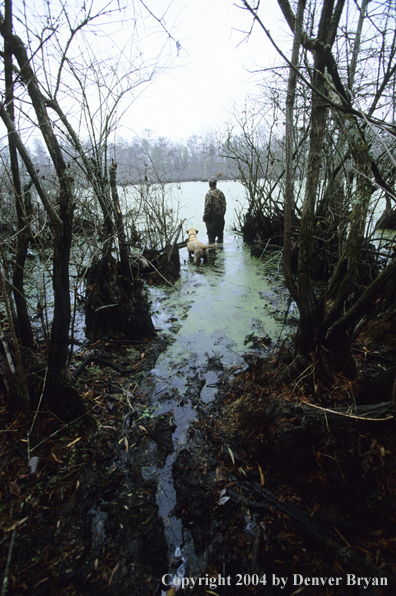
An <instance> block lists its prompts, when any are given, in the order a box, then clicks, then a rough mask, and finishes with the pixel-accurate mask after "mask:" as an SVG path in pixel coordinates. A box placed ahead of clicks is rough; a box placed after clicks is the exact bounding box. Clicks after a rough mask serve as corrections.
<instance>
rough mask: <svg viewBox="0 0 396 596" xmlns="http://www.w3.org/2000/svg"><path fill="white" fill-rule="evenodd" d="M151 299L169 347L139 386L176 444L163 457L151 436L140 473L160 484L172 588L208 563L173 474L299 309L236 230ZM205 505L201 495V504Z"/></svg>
mask: <svg viewBox="0 0 396 596" xmlns="http://www.w3.org/2000/svg"><path fill="white" fill-rule="evenodd" d="M181 253H182V254H181V256H182V258H183V256H184V255H183V251H181ZM276 258H278V257H276ZM151 297H152V301H153V313H154V322H155V326H156V328H157V329H158V331H159V333H160V334H161V335H163V334H165V335H166V336H167V337H168V340H169V345H168V347H167V348H166V349H165V350H164V351H163V352H162V353H161V355H160V356H159V357H158V359H157V361H156V363H155V367H154V368H153V369H152V370H151V371H150V372H149V374H148V376H147V379H146V380H145V384H144V388H142V389H141V392H142V393H143V394H144V395H145V396H146V399H147V398H149V396H150V405H149V407H148V410H147V411H146V416H148V415H149V413H150V416H152V421H153V424H154V425H155V424H157V427H158V422H159V421H166V424H167V425H168V433H169V429H170V431H171V435H169V434H168V441H169V437H170V439H171V443H169V444H168V449H167V451H169V453H168V454H167V455H166V457H165V454H164V453H162V457H161V454H160V453H159V450H161V449H162V451H163V449H164V446H163V444H162V446H161V447H160V449H159V448H158V442H157V443H155V442H152V444H151V447H149V448H148V449H147V452H146V463H145V464H144V465H143V467H142V473H143V476H144V478H145V479H147V480H152V481H155V482H156V484H157V494H156V502H157V506H158V513H159V516H160V517H161V518H162V520H163V523H164V534H165V538H166V543H167V556H168V560H169V570H168V574H167V582H168V589H169V587H171V586H180V583H181V581H180V578H183V577H185V576H186V574H188V575H191V574H192V575H194V576H197V575H199V574H200V573H202V572H203V570H204V569H205V568H206V566H207V552H206V553H205V549H203V552H202V549H199V548H197V547H196V545H195V542H196V540H194V537H193V536H192V535H191V533H190V531H189V527H188V525H187V527H186V526H185V525H184V523H183V520H182V519H181V518H180V517H178V515H177V512H179V514H180V513H181V507H180V504H179V505H178V498H179V496H180V498H181V500H183V499H185V498H186V495H185V494H184V495H183V496H181V495H178V494H176V486H177V485H178V479H177V478H175V474H177V473H178V472H179V473H182V472H183V469H184V468H183V465H182V464H181V463H180V462H181V460H182V459H183V457H185V454H186V453H189V452H191V450H192V449H194V448H193V447H192V446H191V442H194V440H193V439H192V437H193V436H194V433H193V432H191V424H192V423H193V422H194V423H197V422H198V421H199V420H202V419H204V418H205V417H207V416H208V415H210V414H209V413H210V412H211V411H212V407H213V405H214V402H215V399H216V395H217V394H218V392H219V391H221V388H222V386H224V384H226V383H228V382H229V381H230V379H232V378H233V376H235V375H237V374H239V373H240V372H241V371H242V370H243V369H244V368H246V367H247V365H248V363H249V362H251V361H252V360H253V361H254V359H255V358H256V357H257V356H263V355H270V353H271V351H272V350H273V349H274V347H275V346H276V345H277V344H278V343H279V341H280V339H281V338H284V337H285V335H286V334H287V333H289V332H290V326H289V325H285V312H286V310H288V314H289V321H290V317H292V316H293V308H292V307H290V304H288V301H287V296H286V293H285V290H284V286H283V284H282V279H281V275H280V274H279V273H277V261H276V260H274V261H273V262H272V263H271V262H270V263H268V259H267V261H260V260H259V259H257V258H254V257H251V255H250V249H249V247H248V246H246V245H245V244H244V243H243V242H242V240H240V239H239V238H238V237H235V236H228V237H226V238H225V242H224V244H223V245H219V246H218V248H217V250H216V251H212V252H211V254H210V259H209V261H208V262H207V263H205V264H201V265H199V266H197V265H194V264H193V263H192V261H188V259H187V254H186V255H185V260H184V264H183V265H182V271H181V279H180V280H179V282H178V283H177V284H176V286H175V287H174V288H170V287H161V288H154V289H151ZM195 447H196V445H195ZM165 451H166V448H165ZM180 465H182V469H180ZM186 465H187V464H186ZM190 488H191V487H190ZM193 490H194V489H193ZM197 490H198V492H199V489H198V487H197ZM181 492H183V488H182V487H181V486H180V483H179V493H181ZM187 499H188V496H187ZM207 506H208V503H205V498H204V496H202V508H203V509H206V508H207ZM198 507H199V505H198ZM201 513H202V512H201ZM190 523H191V522H190ZM199 551H201V552H199ZM163 593H165V592H163Z"/></svg>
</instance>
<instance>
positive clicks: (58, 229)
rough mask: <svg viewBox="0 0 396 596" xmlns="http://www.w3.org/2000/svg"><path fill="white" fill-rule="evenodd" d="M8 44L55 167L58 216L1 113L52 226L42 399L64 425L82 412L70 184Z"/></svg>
mask: <svg viewBox="0 0 396 596" xmlns="http://www.w3.org/2000/svg"><path fill="white" fill-rule="evenodd" d="M10 42H11V44H12V52H13V54H14V55H15V57H16V59H17V62H18V65H19V68H20V76H21V79H22V81H23V82H24V83H25V85H26V87H27V90H28V93H29V97H30V99H31V101H32V105H33V108H34V111H35V113H36V117H37V121H38V126H39V129H40V132H41V134H42V135H43V138H44V141H45V143H46V145H47V148H48V151H49V153H50V156H51V159H52V162H53V164H54V166H55V170H56V174H57V178H58V181H59V187H60V190H59V214H58V213H57V212H56V211H55V209H54V208H53V206H52V205H51V203H50V201H49V200H48V197H47V196H46V194H45V192H44V191H43V189H42V188H41V185H40V181H39V180H38V178H37V175H36V172H35V171H34V169H33V170H32V167H31V166H32V164H31V161H30V159H29V158H28V155H27V152H26V150H25V148H24V147H23V144H22V143H21V141H20V139H19V136H18V135H17V133H16V131H15V129H14V127H13V125H12V122H11V123H10V122H9V119H8V120H7V118H5V116H4V113H2V114H1V115H2V118H3V120H4V121H5V122H6V125H7V128H8V129H9V130H12V131H13V135H14V139H15V140H16V144H17V147H18V150H19V152H20V155H21V157H22V159H23V160H24V161H25V164H26V166H27V168H28V171H29V173H30V174H31V176H32V179H33V181H34V184H35V186H36V188H37V190H38V192H39V195H40V198H42V200H43V204H44V206H45V208H46V210H47V212H48V215H49V217H50V219H51V222H52V224H53V226H54V236H55V240H54V255H53V288H54V298H55V306H54V318H53V324H52V333H51V345H50V348H49V360H48V375H47V382H46V387H45V397H46V399H47V401H48V405H49V407H50V408H52V409H53V411H54V412H55V413H56V415H57V416H59V417H60V418H62V419H63V420H66V421H68V420H70V419H71V418H73V417H75V416H76V415H79V414H80V413H82V412H83V411H84V408H83V404H82V401H81V399H80V398H79V396H78V394H77V392H76V391H74V390H73V389H72V388H71V387H70V386H69V385H68V380H67V374H66V365H67V355H68V340H69V326H70V294H69V255H70V246H71V233H72V221H73V209H74V205H73V188H72V180H71V178H70V176H69V173H68V171H67V168H66V164H65V162H64V159H63V155H62V150H61V148H60V145H59V143H58V141H57V138H56V136H55V134H54V132H53V128H52V124H51V120H50V118H49V116H48V114H47V111H46V107H45V102H44V100H43V97H42V95H41V92H40V87H39V83H38V81H37V78H36V75H35V74H34V72H33V69H32V67H31V65H30V61H29V59H28V56H27V52H26V49H25V47H24V45H23V43H22V41H21V39H20V38H19V37H18V36H16V35H12V37H11V39H10Z"/></svg>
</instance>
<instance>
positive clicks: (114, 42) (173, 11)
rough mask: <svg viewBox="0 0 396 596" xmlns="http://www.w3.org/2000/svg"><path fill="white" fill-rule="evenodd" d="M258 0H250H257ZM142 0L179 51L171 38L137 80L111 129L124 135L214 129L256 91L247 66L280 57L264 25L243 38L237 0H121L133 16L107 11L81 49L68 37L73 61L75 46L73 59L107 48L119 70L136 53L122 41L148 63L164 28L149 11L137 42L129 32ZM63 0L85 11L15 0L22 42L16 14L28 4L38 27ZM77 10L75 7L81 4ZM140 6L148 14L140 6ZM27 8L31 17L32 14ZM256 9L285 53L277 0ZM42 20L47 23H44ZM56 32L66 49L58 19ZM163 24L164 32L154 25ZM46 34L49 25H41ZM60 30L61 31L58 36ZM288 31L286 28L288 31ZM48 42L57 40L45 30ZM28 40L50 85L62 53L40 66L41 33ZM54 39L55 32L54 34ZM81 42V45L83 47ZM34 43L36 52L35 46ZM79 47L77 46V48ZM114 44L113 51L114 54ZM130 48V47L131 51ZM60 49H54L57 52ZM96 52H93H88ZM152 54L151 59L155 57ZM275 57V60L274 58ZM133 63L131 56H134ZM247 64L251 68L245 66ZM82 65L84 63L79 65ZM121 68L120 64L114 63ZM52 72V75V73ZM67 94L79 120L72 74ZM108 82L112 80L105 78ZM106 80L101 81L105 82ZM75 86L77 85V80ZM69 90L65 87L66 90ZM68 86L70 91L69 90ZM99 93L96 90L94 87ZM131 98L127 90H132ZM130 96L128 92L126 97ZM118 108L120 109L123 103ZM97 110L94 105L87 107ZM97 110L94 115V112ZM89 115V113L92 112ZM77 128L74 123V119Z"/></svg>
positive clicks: (245, 24)
mask: <svg viewBox="0 0 396 596" xmlns="http://www.w3.org/2000/svg"><path fill="white" fill-rule="evenodd" d="M255 1H256V0H252V3H254V2H255ZM140 2H144V3H145V4H146V5H147V6H148V7H149V8H150V10H151V11H152V12H153V13H154V14H155V15H156V16H158V17H162V16H163V15H164V13H165V17H164V22H165V25H166V28H167V29H168V30H170V31H171V34H172V37H173V39H174V40H177V41H179V42H180V44H181V49H180V51H179V56H177V55H176V43H175V41H169V42H168V47H167V50H169V49H171V55H172V56H173V58H172V67H171V68H169V69H168V70H165V72H163V73H162V74H160V75H158V76H157V77H156V78H155V79H154V81H153V82H152V83H151V84H150V85H149V86H148V88H146V89H145V90H143V89H144V87H138V88H137V93H138V97H137V98H136V99H135V100H134V102H133V104H132V106H131V107H129V108H128V109H127V112H126V113H124V114H123V116H122V119H121V122H120V124H121V127H120V128H119V129H118V130H117V132H116V136H117V137H118V138H119V137H122V138H124V139H125V140H128V137H129V135H130V136H134V135H139V136H141V137H146V136H147V130H150V131H152V133H153V135H154V136H156V137H159V136H164V137H167V138H169V139H171V140H173V141H186V140H187V139H188V138H189V137H190V136H192V135H194V134H196V135H204V134H205V133H206V132H207V131H208V130H216V129H217V128H218V127H222V124H223V123H224V122H226V121H227V120H230V119H231V113H232V111H233V108H234V106H235V105H238V106H242V105H243V101H244V99H245V98H246V96H247V95H248V94H250V95H252V94H254V93H256V92H257V80H258V79H259V78H262V75H260V77H259V75H257V74H256V75H254V74H252V71H254V70H258V68H268V67H270V66H272V65H274V63H275V60H276V59H277V55H276V51H275V50H274V48H273V47H272V45H271V43H270V41H269V40H268V39H267V37H266V35H265V33H264V32H263V31H262V30H261V29H260V28H259V26H258V25H257V24H256V25H255V27H254V32H253V34H252V36H251V37H249V38H248V39H247V38H246V33H247V32H248V31H249V30H250V29H251V25H252V20H253V19H252V16H251V15H250V13H248V11H246V10H243V9H241V8H240V5H241V4H242V2H241V0H135V1H134V0H125V2H124V4H125V6H126V7H127V8H125V15H126V11H127V10H129V8H130V9H131V11H130V12H129V14H132V20H130V21H127V20H125V21H122V19H121V17H119V18H118V17H117V14H116V13H113V14H112V16H110V17H108V18H107V19H106V18H105V19H104V21H106V20H107V22H106V23H105V28H104V29H103V31H102V34H99V35H94V36H93V37H89V36H90V35H91V36H92V33H88V34H87V35H86V40H85V41H86V43H87V44H88V46H85V47H88V48H90V49H91V52H89V51H87V49H85V50H84V49H82V48H83V47H84V45H81V46H80V45H79V43H78V41H73V46H72V47H70V48H69V49H68V55H69V56H71V60H72V61H73V54H72V52H74V56H77V58H78V60H77V61H78V62H79V63H82V62H84V60H85V59H86V62H87V63H89V62H90V60H91V61H92V59H95V57H96V56H97V57H98V62H99V64H100V61H99V58H100V55H101V54H103V55H107V53H108V54H109V55H110V54H112V55H113V54H115V56H116V58H117V56H118V60H119V65H120V66H121V69H120V72H121V71H122V70H123V69H124V70H128V63H129V60H131V64H133V60H134V58H132V57H129V55H128V51H125V52H124V49H123V48H126V47H128V46H130V47H131V48H134V49H133V51H136V50H141V52H142V59H143V61H144V60H145V59H146V56H147V64H153V61H152V60H153V57H155V56H156V55H157V52H158V50H159V47H160V46H161V47H162V46H164V45H166V43H167V37H166V33H164V32H162V30H161V29H160V27H159V25H158V23H157V22H156V21H155V20H154V19H153V18H147V19H139V20H138V23H139V24H138V27H137V28H138V29H139V30H140V31H141V30H142V28H143V29H144V30H145V36H144V37H143V38H142V39H141V42H136V41H135V40H134V34H133V18H134V17H136V15H137V14H138V10H139V8H138V7H139V6H140ZM91 3H92V6H93V12H95V11H100V10H101V9H103V7H106V6H108V5H109V6H110V8H116V7H117V6H118V5H120V4H121V2H116V1H115V2H114V4H112V3H111V1H110V3H109V2H108V0H90V2H89V4H90V5H91ZM87 5H88V4H87ZM60 6H65V11H66V12H68V10H70V11H71V12H70V13H68V14H70V17H71V18H72V16H71V13H72V11H73V10H75V12H76V15H77V14H79V16H78V17H75V18H77V21H73V22H74V26H75V24H76V23H77V22H78V19H80V18H82V16H81V15H83V13H82V12H81V7H82V6H83V0H62V2H61V3H60V2H57V1H56V0H54V2H51V3H48V4H47V0H36V1H35V2H34V3H33V2H32V0H28V1H27V2H24V1H23V0H15V2H14V11H15V17H14V26H16V28H17V32H18V29H20V30H21V33H20V35H22V38H23V41H24V43H26V42H27V35H28V34H27V32H26V29H24V28H23V24H22V25H21V26H20V21H19V20H18V18H19V19H21V20H22V23H23V17H24V13H25V10H27V12H26V14H27V22H28V23H29V26H30V23H33V24H37V30H38V31H41V28H42V27H43V26H44V25H45V14H46V11H47V10H50V12H51V15H52V18H53V19H54V20H55V22H56V15H57V14H58V13H57V11H58V12H59V10H60V8H59V7H60ZM79 10H80V12H79ZM140 10H141V11H142V14H143V15H144V14H145V15H146V16H147V13H146V12H145V10H144V9H143V8H140ZM30 15H32V17H30ZM260 17H261V18H262V19H263V20H264V22H265V25H266V27H267V28H269V29H270V31H271V34H272V35H273V37H274V38H275V40H276V42H277V43H279V44H280V45H281V46H282V49H283V50H284V51H285V52H286V53H287V54H288V55H290V53H291V44H292V39H291V35H290V33H289V32H288V28H287V25H286V23H285V20H284V18H283V16H282V13H281V11H280V9H279V6H278V3H277V0H261V9H260ZM43 21H44V24H43ZM63 27H64V29H62V28H60V32H59V33H58V50H59V52H60V53H61V52H62V51H63V45H62V44H63V43H65V40H66V39H67V37H68V32H67V26H66V27H65V24H64V25H63ZM160 30H161V34H159V31H160ZM44 31H45V32H46V34H47V33H48V30H44ZM62 31H64V39H63V38H62ZM286 32H287V33H286ZM48 38H49V40H50V42H52V41H54V40H53V39H52V38H51V35H48ZM29 39H30V41H31V42H32V46H31V47H32V49H31V51H33V52H34V55H35V58H34V62H35V64H36V66H35V67H36V72H37V75H38V77H39V80H40V81H42V82H46V81H47V79H45V72H47V73H48V72H50V70H52V69H53V73H52V86H53V85H54V81H55V80H56V73H57V69H58V67H59V63H60V62H59V58H58V59H57V60H55V59H54V58H53V56H54V54H51V53H49V54H48V56H49V62H48V61H47V63H46V67H45V68H47V71H46V70H45V68H44V69H43V68H42V66H41V63H40V60H41V52H40V49H39V38H38V37H37V36H35V34H34V33H33V32H30V33H29ZM54 39H55V38H54ZM80 48H81V50H80ZM36 49H37V53H36ZM76 52H77V54H76ZM117 52H118V54H117ZM131 55H132V54H131ZM58 56H59V54H58ZM92 56H93V58H92ZM154 62H155V60H154ZM278 63H279V60H278ZM135 66H136V64H135ZM249 71H250V72H249ZM81 72H82V71H81ZM117 72H118V71H117ZM50 80H51V76H50ZM62 81H63V85H64V88H65V89H66V95H63V100H62V101H61V105H62V107H63V109H64V110H65V112H66V113H67V115H68V117H69V118H74V121H73V122H74V123H75V122H77V123H79V122H80V114H81V111H80V109H79V103H78V101H74V100H73V88H74V85H75V79H71V82H70V87H68V79H66V78H65V77H64V71H63V77H62ZM109 85H110V86H111V81H109ZM105 87H106V85H105ZM77 88H78V87H77ZM93 89H94V91H93V94H92V96H91V97H92V103H93V107H95V104H96V105H97V106H98V105H100V104H99V100H98V98H96V99H95V93H96V92H97V89H96V91H95V86H93ZM69 91H70V93H69ZM68 94H69V95H68ZM96 94H97V93H96ZM129 98H130V96H129ZM125 101H126V103H127V104H128V103H129V99H128V96H126V97H125ZM120 111H122V110H120ZM92 113H94V112H92V110H91V114H92ZM95 118H99V116H95ZM92 121H94V118H93V119H92ZM77 129H78V126H77Z"/></svg>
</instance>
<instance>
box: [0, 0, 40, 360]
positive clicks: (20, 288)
mask: <svg viewBox="0 0 396 596" xmlns="http://www.w3.org/2000/svg"><path fill="white" fill-rule="evenodd" d="M4 71H5V83H6V89H5V97H6V105H7V108H6V109H7V112H8V115H9V118H10V120H11V121H12V122H14V82H13V73H12V13H11V0H6V2H5V18H4ZM8 147H9V152H10V163H11V173H12V181H13V185H14V194H15V204H16V212H17V218H18V241H17V251H16V256H15V264H14V275H13V284H14V300H15V306H16V310H17V315H18V330H17V331H18V335H19V337H20V339H21V342H22V345H24V346H25V347H28V348H32V347H33V343H34V342H33V331H32V326H31V324H30V319H29V314H28V309H27V304H26V297H25V291H24V284H23V278H24V267H25V261H26V256H27V250H28V245H29V225H28V221H27V220H26V217H25V212H24V205H23V198H22V185H21V180H20V175H19V166H18V155H17V149H16V145H15V142H14V138H13V136H12V135H9V136H8Z"/></svg>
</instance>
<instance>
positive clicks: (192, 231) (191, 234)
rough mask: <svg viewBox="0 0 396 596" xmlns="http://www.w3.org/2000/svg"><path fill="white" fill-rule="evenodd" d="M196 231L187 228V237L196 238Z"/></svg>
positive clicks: (195, 229)
mask: <svg viewBox="0 0 396 596" xmlns="http://www.w3.org/2000/svg"><path fill="white" fill-rule="evenodd" d="M198 231H199V230H197V228H189V229H188V230H187V234H188V236H196V235H197V234H198Z"/></svg>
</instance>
